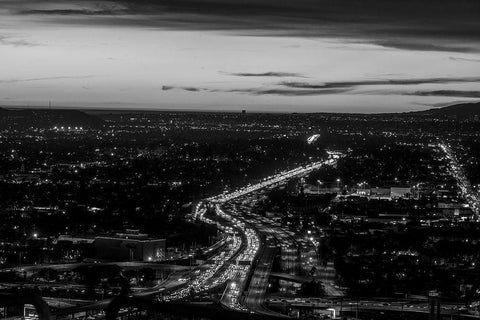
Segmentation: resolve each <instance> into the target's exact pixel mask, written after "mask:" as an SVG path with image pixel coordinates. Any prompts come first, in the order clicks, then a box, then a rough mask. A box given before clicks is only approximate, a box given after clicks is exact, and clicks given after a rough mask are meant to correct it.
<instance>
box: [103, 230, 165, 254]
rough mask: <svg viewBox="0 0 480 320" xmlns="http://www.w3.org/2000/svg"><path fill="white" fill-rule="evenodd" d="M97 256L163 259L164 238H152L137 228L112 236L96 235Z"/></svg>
mask: <svg viewBox="0 0 480 320" xmlns="http://www.w3.org/2000/svg"><path fill="white" fill-rule="evenodd" d="M94 245H95V252H96V256H97V258H100V259H109V260H117V261H121V260H128V261H162V260H165V239H152V238H149V237H148V236H147V235H146V234H142V233H138V231H137V230H127V232H126V233H117V234H115V235H114V236H100V237H96V238H95V241H94Z"/></svg>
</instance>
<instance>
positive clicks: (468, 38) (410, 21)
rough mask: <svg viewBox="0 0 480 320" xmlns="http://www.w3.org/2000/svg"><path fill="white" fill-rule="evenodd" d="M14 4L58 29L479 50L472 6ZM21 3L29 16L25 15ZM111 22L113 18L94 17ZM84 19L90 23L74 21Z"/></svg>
mask: <svg viewBox="0 0 480 320" xmlns="http://www.w3.org/2000/svg"><path fill="white" fill-rule="evenodd" d="M19 1H20V0H19ZM7 2H8V3H10V8H11V9H12V10H14V9H15V8H16V7H18V5H17V6H16V5H15V4H14V3H15V2H14V1H7ZM20 2H21V3H23V4H24V5H23V10H17V11H16V12H17V13H21V14H40V13H41V14H44V15H45V14H52V15H55V16H59V15H60V16H62V15H63V16H66V17H65V19H59V18H58V17H57V18H56V19H58V20H57V21H58V22H61V23H98V24H115V25H121V26H125V25H137V26H148V27H158V28H171V29H188V30H192V29H193V30H236V31H241V32H242V33H244V34H247V35H262V36H300V37H330V38H335V37H340V38H345V39H349V40H352V39H353V41H361V42H365V41H367V42H371V43H375V44H379V45H382V46H387V47H396V48H403V49H409V50H422V51H452V52H470V51H476V52H478V51H479V50H480V33H479V32H478V30H480V1H478V0H456V1H452V0H403V1H398V0H362V1H358V0H335V1H332V0H297V1H291V0H130V1H120V0H118V1H108V2H107V1H105V2H104V3H106V4H105V5H104V6H99V5H97V6H94V7H93V8H90V7H88V5H87V2H85V7H86V8H85V9H83V8H82V9H77V8H72V9H64V8H62V9H55V8H51V7H49V8H48V9H42V8H41V5H39V4H41V3H51V2H49V1H33V0H30V1H28V0H22V1H20ZM29 2H30V3H32V4H35V5H36V8H35V9H31V8H29V6H28V3H29ZM65 2H67V3H68V1H65ZM78 2H79V1H71V3H78ZM98 2H100V3H102V1H98ZM110 3H113V4H114V5H107V4H110ZM39 6H40V8H38V7H39ZM25 7H26V9H25ZM14 11H15V10H14ZM112 14H113V15H118V16H115V17H102V16H104V15H105V16H108V15H112ZM75 15H77V16H78V17H74V16H75ZM89 15H90V16H91V17H90V19H81V18H79V17H82V16H89ZM126 15H127V17H126ZM128 15H129V16H128ZM67 18H68V19H67Z"/></svg>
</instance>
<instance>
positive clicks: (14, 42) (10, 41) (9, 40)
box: [0, 36, 39, 47]
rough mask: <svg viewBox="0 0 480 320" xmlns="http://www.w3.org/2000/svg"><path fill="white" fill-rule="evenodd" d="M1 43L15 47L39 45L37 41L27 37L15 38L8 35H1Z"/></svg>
mask: <svg viewBox="0 0 480 320" xmlns="http://www.w3.org/2000/svg"><path fill="white" fill-rule="evenodd" d="M0 44H2V45H9V46H15V47H35V46H38V45H39V44H38V43H36V42H32V41H28V40H25V39H15V38H13V37H8V36H0Z"/></svg>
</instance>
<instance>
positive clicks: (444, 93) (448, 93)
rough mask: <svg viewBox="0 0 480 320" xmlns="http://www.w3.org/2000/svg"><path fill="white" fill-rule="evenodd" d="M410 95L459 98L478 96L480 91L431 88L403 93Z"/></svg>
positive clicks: (479, 96)
mask: <svg viewBox="0 0 480 320" xmlns="http://www.w3.org/2000/svg"><path fill="white" fill-rule="evenodd" d="M404 94H405V95H412V96H428V97H430V96H434V97H456V98H458V97H460V98H480V91H463V90H432V91H415V92H409V93H404Z"/></svg>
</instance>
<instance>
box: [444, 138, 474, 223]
mask: <svg viewBox="0 0 480 320" xmlns="http://www.w3.org/2000/svg"><path fill="white" fill-rule="evenodd" d="M439 147H440V149H442V151H443V152H444V153H445V156H446V157H447V159H448V161H449V164H450V168H449V169H450V174H451V175H452V176H453V177H454V178H455V180H457V185H458V187H459V188H460V191H461V193H462V196H463V197H464V198H465V200H466V201H467V203H468V205H469V206H470V207H471V208H472V210H473V212H474V213H475V215H476V216H477V218H478V215H479V213H480V199H479V197H478V194H477V193H476V192H475V191H473V189H472V186H471V184H470V181H469V180H468V178H467V177H466V176H465V173H464V170H463V168H462V166H461V165H460V164H459V163H458V161H457V158H456V156H455V154H454V153H453V151H452V149H451V147H450V146H449V145H447V144H445V143H443V144H440V145H439Z"/></svg>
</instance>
